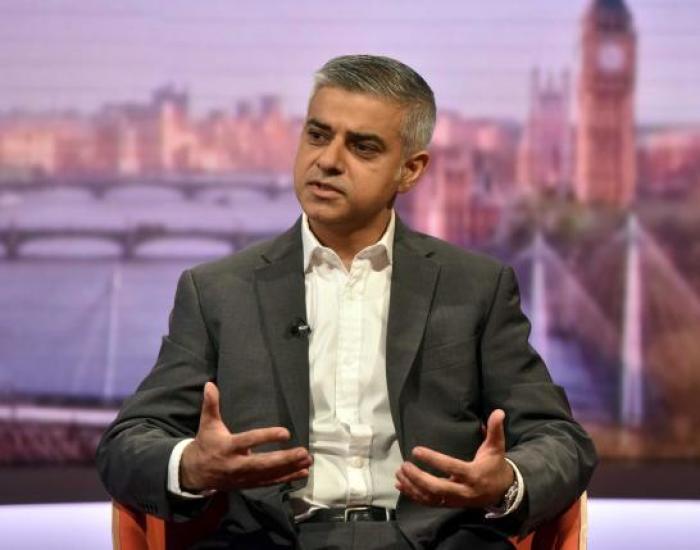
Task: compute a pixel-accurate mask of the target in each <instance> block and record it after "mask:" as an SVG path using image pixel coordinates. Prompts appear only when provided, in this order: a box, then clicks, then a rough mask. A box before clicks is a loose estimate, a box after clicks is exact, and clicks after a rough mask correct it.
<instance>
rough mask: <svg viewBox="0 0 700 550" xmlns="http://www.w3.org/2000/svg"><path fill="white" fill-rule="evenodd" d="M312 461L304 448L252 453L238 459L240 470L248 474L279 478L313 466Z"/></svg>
mask: <svg viewBox="0 0 700 550" xmlns="http://www.w3.org/2000/svg"><path fill="white" fill-rule="evenodd" d="M311 463H312V459H311V455H310V454H309V452H308V451H307V450H306V449H304V448H303V447H299V448H296V449H288V450H284V451H271V452H269V453H252V454H250V455H246V456H243V457H240V458H239V459H238V470H239V471H240V472H246V474H248V473H249V474H251V475H258V474H263V475H266V476H268V477H278V476H280V475H286V474H287V473H289V472H291V471H294V470H298V469H300V468H306V467H308V466H311Z"/></svg>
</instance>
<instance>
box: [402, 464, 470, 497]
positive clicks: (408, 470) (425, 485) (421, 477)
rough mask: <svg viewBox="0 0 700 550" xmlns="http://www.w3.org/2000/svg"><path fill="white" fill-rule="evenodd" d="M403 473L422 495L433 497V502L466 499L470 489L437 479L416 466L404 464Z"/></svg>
mask: <svg viewBox="0 0 700 550" xmlns="http://www.w3.org/2000/svg"><path fill="white" fill-rule="evenodd" d="M401 471H402V472H403V474H404V475H405V476H406V478H408V480H409V481H410V482H411V483H412V484H413V485H414V486H415V487H416V488H417V489H418V490H420V491H421V492H422V493H425V494H428V495H431V496H432V497H433V498H432V500H433V501H434V500H439V499H441V498H443V497H445V498H447V497H454V498H458V499H459V498H466V497H468V496H469V495H468V494H467V492H468V488H467V487H466V486H465V485H463V484H461V483H455V482H454V481H450V480H448V479H444V478H440V477H435V476H434V475H431V474H429V473H428V472H424V471H423V470H421V469H420V468H418V466H416V465H415V464H411V463H410V462H404V464H403V466H401Z"/></svg>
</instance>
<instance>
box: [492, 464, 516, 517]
mask: <svg viewBox="0 0 700 550" xmlns="http://www.w3.org/2000/svg"><path fill="white" fill-rule="evenodd" d="M506 462H507V463H508V464H510V467H511V468H513V472H514V473H515V479H516V481H517V482H518V492H517V493H516V495H515V500H513V503H512V504H511V505H510V506H508V508H506V509H505V510H503V511H502V512H501V511H499V512H488V513H487V514H486V516H485V517H486V519H499V518H503V517H505V516H507V515H509V514H512V513H513V512H515V511H516V510H517V509H518V508H519V507H520V504H521V503H522V502H523V497H524V496H525V482H524V481H523V476H522V474H521V473H520V470H518V467H517V466H516V465H515V463H514V462H513V461H512V460H510V459H509V458H506Z"/></svg>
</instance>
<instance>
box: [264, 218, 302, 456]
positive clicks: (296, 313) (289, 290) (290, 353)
mask: <svg viewBox="0 0 700 550" xmlns="http://www.w3.org/2000/svg"><path fill="white" fill-rule="evenodd" d="M300 231H301V229H300V222H299V221H297V223H296V224H295V225H294V227H292V229H290V230H289V231H288V232H287V233H285V234H283V235H281V236H280V237H279V238H278V239H276V240H275V241H274V242H273V243H272V245H271V246H270V248H269V249H267V251H266V252H265V253H264V255H263V258H264V260H265V261H266V262H267V264H266V265H264V266H262V267H259V268H258V269H256V271H255V292H256V295H257V300H258V305H259V312H260V317H261V322H262V326H263V332H264V336H265V341H266V343H267V345H268V348H269V351H270V355H271V357H272V363H273V368H274V369H275V372H276V375H277V380H278V381H279V387H280V391H281V393H282V395H283V396H284V399H285V402H286V404H287V408H288V410H289V414H290V420H291V424H292V426H293V433H292V440H295V443H296V444H299V445H303V446H305V447H308V445H309V342H308V339H307V338H304V337H300V336H295V335H293V334H292V332H291V330H290V329H291V327H292V325H293V324H294V322H295V321H296V320H297V319H306V300H305V286H304V272H303V256H302V245H301V232H300Z"/></svg>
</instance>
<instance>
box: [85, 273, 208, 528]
mask: <svg viewBox="0 0 700 550" xmlns="http://www.w3.org/2000/svg"><path fill="white" fill-rule="evenodd" d="M216 356H217V353H216V350H215V348H214V346H213V344H212V341H211V338H210V336H209V333H208V331H207V327H206V324H205V322H204V317H203V315H202V311H201V306H200V301H199V296H198V292H197V288H196V285H195V281H194V278H193V276H192V273H191V272H190V271H185V272H184V273H183V274H182V275H181V277H180V280H179V282H178V287H177V292H176V295H175V304H174V306H173V309H172V312H171V314H170V322H169V330H168V335H167V336H165V337H164V338H163V341H162V345H161V348H160V352H159V354H158V358H157V360H156V364H155V366H154V367H153V369H152V370H151V372H150V373H149V374H148V376H147V377H146V378H145V379H144V381H143V382H142V383H141V384H140V386H139V387H138V389H137V390H136V393H135V394H134V395H133V396H132V397H130V398H129V399H127V400H126V401H125V402H124V404H123V406H122V408H121V411H120V412H119V415H118V416H117V418H116V420H115V421H114V422H113V423H112V424H111V425H110V426H109V427H108V428H107V431H106V432H105V433H104V435H103V436H102V439H101V441H100V444H99V446H98V449H97V455H96V462H97V468H98V471H99V474H100V477H101V478H102V481H103V483H104V484H105V487H106V488H107V491H108V492H109V493H110V494H111V495H112V497H114V498H115V499H116V500H117V501H119V502H121V503H123V504H126V505H128V506H131V507H134V508H136V509H139V510H142V511H144V512H147V513H149V514H153V515H157V516H160V517H163V518H168V519H175V520H177V519H187V518H188V517H191V516H193V515H196V513H197V512H198V511H199V510H201V509H202V508H203V507H204V506H206V502H200V501H186V500H184V499H179V498H177V497H176V496H174V495H171V494H169V493H168V492H167V474H168V461H169V458H170V454H171V452H172V450H173V448H174V447H175V445H176V444H177V443H178V442H179V441H180V440H182V439H183V438H186V437H194V435H195V433H196V432H197V427H198V425H199V414H200V409H201V404H202V392H203V387H204V384H205V383H206V382H207V381H208V380H211V379H213V378H214V377H215V368H216ZM205 500H208V499H205Z"/></svg>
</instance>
